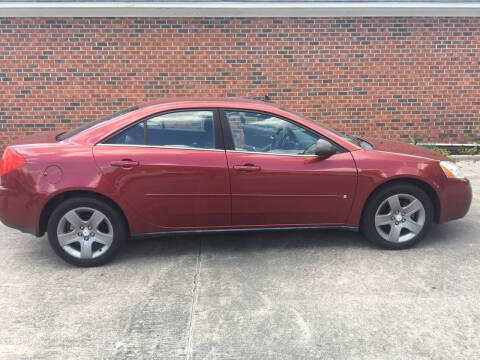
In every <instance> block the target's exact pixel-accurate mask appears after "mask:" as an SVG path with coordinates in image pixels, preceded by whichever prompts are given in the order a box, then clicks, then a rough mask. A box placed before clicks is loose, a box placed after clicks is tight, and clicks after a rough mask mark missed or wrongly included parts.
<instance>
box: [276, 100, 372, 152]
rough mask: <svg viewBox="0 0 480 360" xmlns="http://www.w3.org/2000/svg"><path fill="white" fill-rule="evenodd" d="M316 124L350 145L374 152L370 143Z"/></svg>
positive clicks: (302, 116)
mask: <svg viewBox="0 0 480 360" xmlns="http://www.w3.org/2000/svg"><path fill="white" fill-rule="evenodd" d="M282 110H285V111H288V112H290V113H292V114H295V115H297V116H300V117H301V118H303V119H305V120H308V121H312V120H311V119H309V118H307V117H305V116H304V115H302V114H299V113H296V112H294V111H291V110H286V109H282ZM315 124H317V125H318V126H321V127H322V128H324V129H326V130H328V131H330V132H332V133H334V134H335V135H338V136H340V137H341V138H342V139H343V140H345V141H347V142H349V143H350V144H353V145H357V146H360V147H361V148H363V149H367V150H372V149H373V146H372V144H370V143H369V142H368V141H365V140H363V139H361V138H359V137H357V136H353V135H346V134H345V133H343V132H340V131H337V130H335V129H332V128H330V127H328V126H325V125H323V124H320V123H318V122H315Z"/></svg>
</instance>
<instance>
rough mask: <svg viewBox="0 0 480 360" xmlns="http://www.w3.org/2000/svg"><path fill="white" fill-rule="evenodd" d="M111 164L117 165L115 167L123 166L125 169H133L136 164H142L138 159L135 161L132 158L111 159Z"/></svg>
mask: <svg viewBox="0 0 480 360" xmlns="http://www.w3.org/2000/svg"><path fill="white" fill-rule="evenodd" d="M110 165H112V166H115V167H121V168H124V169H131V168H133V167H135V166H138V165H140V164H139V162H138V161H133V160H131V159H123V160H115V161H111V162H110Z"/></svg>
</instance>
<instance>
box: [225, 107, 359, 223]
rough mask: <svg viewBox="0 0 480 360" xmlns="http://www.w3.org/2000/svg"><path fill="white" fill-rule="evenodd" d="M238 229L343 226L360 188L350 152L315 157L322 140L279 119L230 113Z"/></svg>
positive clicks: (234, 209) (231, 166)
mask: <svg viewBox="0 0 480 360" xmlns="http://www.w3.org/2000/svg"><path fill="white" fill-rule="evenodd" d="M222 114H223V115H222V117H223V119H224V121H223V126H224V130H225V134H226V135H225V136H226V138H227V137H230V141H227V143H228V142H231V143H233V144H232V145H233V146H231V147H232V149H230V150H227V159H228V164H229V173H230V181H231V191H232V224H233V225H234V226H297V225H301V226H305V225H311V226H316V225H343V224H344V223H345V222H346V219H347V217H348V214H349V212H350V209H351V206H352V201H353V196H354V194H355V187H356V181H357V180H356V175H357V172H356V167H355V163H354V161H353V159H352V156H351V154H350V153H349V152H345V151H343V152H341V149H340V148H339V153H337V154H335V155H332V156H330V157H328V158H319V157H318V156H315V155H314V148H315V143H316V142H317V140H318V139H319V137H320V136H319V135H317V134H315V133H313V132H311V131H310V130H308V129H305V128H303V127H301V126H299V125H297V124H295V123H292V122H290V121H287V120H286V119H281V118H278V117H276V116H273V115H270V114H265V113H257V112H251V111H239V110H224V111H222Z"/></svg>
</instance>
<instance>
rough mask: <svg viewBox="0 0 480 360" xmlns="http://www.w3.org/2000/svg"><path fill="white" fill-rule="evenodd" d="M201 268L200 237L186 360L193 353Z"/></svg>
mask: <svg viewBox="0 0 480 360" xmlns="http://www.w3.org/2000/svg"><path fill="white" fill-rule="evenodd" d="M201 269H202V240H201V239H200V241H199V245H198V253H197V263H196V268H195V275H194V276H193V288H192V306H191V308H190V319H189V322H188V337H187V345H186V348H185V355H186V356H185V358H186V359H187V360H191V359H192V355H193V327H194V325H195V308H196V306H197V302H198V285H199V277H200V270H201Z"/></svg>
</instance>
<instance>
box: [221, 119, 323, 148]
mask: <svg viewBox="0 0 480 360" xmlns="http://www.w3.org/2000/svg"><path fill="white" fill-rule="evenodd" d="M226 117H227V121H228V123H229V125H230V130H231V132H232V138H233V143H234V146H235V150H237V151H249V152H262V153H272V154H286V155H314V154H315V144H316V142H317V140H318V139H319V136H318V135H316V134H315V133H312V132H311V131H308V130H307V129H304V128H303V127H300V126H298V125H295V124H293V123H291V122H289V121H287V120H283V119H280V118H278V117H275V116H272V115H270V114H263V113H256V112H250V111H226Z"/></svg>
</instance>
